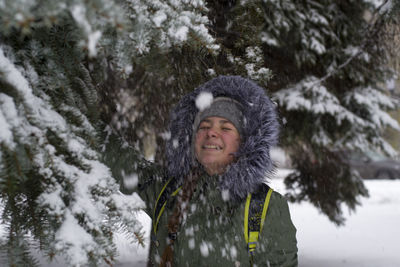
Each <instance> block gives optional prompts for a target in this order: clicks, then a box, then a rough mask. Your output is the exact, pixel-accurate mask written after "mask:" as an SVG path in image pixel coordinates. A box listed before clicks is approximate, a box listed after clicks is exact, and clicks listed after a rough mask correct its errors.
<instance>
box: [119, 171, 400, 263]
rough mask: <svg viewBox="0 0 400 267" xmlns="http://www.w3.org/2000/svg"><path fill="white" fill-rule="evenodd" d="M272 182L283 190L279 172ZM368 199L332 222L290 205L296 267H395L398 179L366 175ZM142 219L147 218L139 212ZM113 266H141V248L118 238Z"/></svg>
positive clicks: (399, 256)
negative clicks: (339, 223)
mask: <svg viewBox="0 0 400 267" xmlns="http://www.w3.org/2000/svg"><path fill="white" fill-rule="evenodd" d="M286 173H287V171H285V170H280V171H279V172H278V178H277V179H274V180H272V181H271V185H272V187H273V188H274V189H275V190H276V191H278V192H281V193H284V191H285V190H284V185H283V183H282V177H283V176H284V175H285V174H286ZM365 184H366V186H367V188H368V190H369V193H370V198H364V199H362V206H359V207H358V208H357V211H356V213H353V214H348V216H347V221H346V225H345V226H343V227H336V226H335V225H334V224H332V223H331V222H329V220H328V219H327V218H326V217H325V216H324V215H321V214H319V213H318V211H317V210H316V209H315V208H314V207H313V206H312V205H310V204H309V203H301V204H290V210H291V214H292V219H293V222H294V224H295V225H296V227H297V240H298V246H299V266H300V267H321V266H324V267H338V266H344V267H398V266H400V249H399V248H400V245H399V242H400V241H399V238H400V180H395V181H384V180H366V181H365ZM143 222H144V223H145V224H146V225H150V220H149V218H148V217H147V216H146V215H143ZM118 247H119V250H120V253H121V255H120V257H119V260H120V261H121V264H120V265H118V266H124V267H125V266H126V267H127V266H136V267H144V266H145V262H146V257H147V253H146V251H147V250H146V249H139V252H138V253H135V252H134V251H135V250H136V248H137V247H136V246H134V247H132V246H131V245H130V244H129V243H127V242H126V240H124V239H123V238H122V237H119V238H118Z"/></svg>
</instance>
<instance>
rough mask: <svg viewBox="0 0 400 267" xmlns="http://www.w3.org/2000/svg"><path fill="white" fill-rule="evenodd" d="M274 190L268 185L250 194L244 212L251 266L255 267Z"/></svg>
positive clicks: (245, 232) (245, 233)
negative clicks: (254, 261)
mask: <svg viewBox="0 0 400 267" xmlns="http://www.w3.org/2000/svg"><path fill="white" fill-rule="evenodd" d="M272 192H273V190H272V189H271V188H270V187H269V186H268V185H266V184H263V185H262V186H261V189H260V190H259V191H258V192H256V193H253V194H248V196H247V199H246V206H245V210H244V220H243V223H244V238H245V240H246V244H247V248H248V251H249V256H250V264H251V266H253V255H254V252H255V249H256V246H257V242H258V237H259V236H260V234H261V231H262V228H263V226H264V221H265V217H266V216H267V211H268V206H269V201H270V199H271V194H272Z"/></svg>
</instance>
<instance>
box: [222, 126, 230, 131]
mask: <svg viewBox="0 0 400 267" xmlns="http://www.w3.org/2000/svg"><path fill="white" fill-rule="evenodd" d="M222 130H224V131H230V130H232V129H231V128H226V127H224V128H222Z"/></svg>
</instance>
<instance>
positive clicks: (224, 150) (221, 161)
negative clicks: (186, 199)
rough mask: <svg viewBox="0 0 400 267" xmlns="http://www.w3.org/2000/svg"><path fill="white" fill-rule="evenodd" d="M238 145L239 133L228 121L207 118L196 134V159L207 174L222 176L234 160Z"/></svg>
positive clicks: (220, 118)
mask: <svg viewBox="0 0 400 267" xmlns="http://www.w3.org/2000/svg"><path fill="white" fill-rule="evenodd" d="M239 144H240V136H239V132H238V130H237V129H236V127H235V126H234V125H233V124H232V123H231V122H230V121H228V120H227V119H225V118H222V117H207V118H206V119H204V120H203V121H201V123H200V125H199V128H198V129H197V132H196V139H195V154H196V159H197V160H198V161H199V162H200V163H201V165H203V167H204V168H205V170H206V172H207V173H208V174H210V175H214V174H222V173H224V172H225V170H226V167H227V166H228V165H229V164H230V163H231V162H232V161H233V160H234V159H235V157H234V154H235V152H237V150H238V149H239Z"/></svg>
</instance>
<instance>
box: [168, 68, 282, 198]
mask: <svg viewBox="0 0 400 267" xmlns="http://www.w3.org/2000/svg"><path fill="white" fill-rule="evenodd" d="M202 92H209V93H211V94H212V95H213V97H214V98H215V97H218V96H225V97H230V98H232V99H235V100H236V101H238V102H239V103H241V105H242V107H243V116H244V133H243V136H241V137H240V138H241V144H240V148H239V151H238V153H237V155H236V156H237V158H238V160H237V161H236V162H234V163H231V164H230V166H229V168H228V169H227V171H226V172H225V173H224V174H222V175H221V178H222V179H221V182H220V188H221V189H222V190H228V191H229V193H230V194H229V195H230V197H231V199H232V200H236V201H240V200H241V199H244V198H245V197H246V196H247V194H248V193H252V192H254V191H256V190H257V188H258V187H259V185H260V184H262V183H264V182H265V178H266V177H267V175H269V174H271V173H272V172H273V170H274V164H273V162H272V160H271V157H270V149H271V148H272V147H273V146H275V145H276V144H277V142H278V135H279V123H278V118H277V113H276V109H275V105H274V104H273V103H272V102H271V100H270V99H269V98H268V97H267V96H266V94H265V92H264V90H263V89H262V88H261V87H260V86H258V85H257V84H256V83H254V82H253V81H251V80H248V79H245V78H242V77H240V76H219V77H217V78H214V79H212V80H210V81H208V82H206V83H204V84H202V85H201V86H199V87H198V88H197V89H195V90H194V91H193V92H191V93H189V94H187V95H185V96H184V97H183V98H182V99H181V101H180V102H179V103H178V105H177V106H176V107H175V109H174V110H173V111H172V113H171V120H170V124H169V131H170V133H171V138H170V139H169V140H168V141H167V144H166V145H167V147H166V159H167V164H168V166H167V170H168V175H169V177H175V179H183V177H186V175H187V174H188V173H189V171H190V169H191V168H192V167H193V161H192V155H191V154H192V149H191V142H192V136H193V122H194V119H195V116H196V114H197V112H198V111H199V110H198V109H197V107H196V104H195V101H196V97H197V96H198V95H199V94H200V93H202Z"/></svg>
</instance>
